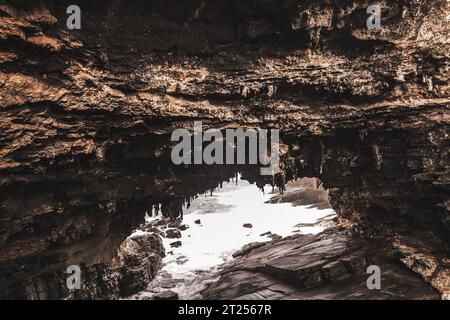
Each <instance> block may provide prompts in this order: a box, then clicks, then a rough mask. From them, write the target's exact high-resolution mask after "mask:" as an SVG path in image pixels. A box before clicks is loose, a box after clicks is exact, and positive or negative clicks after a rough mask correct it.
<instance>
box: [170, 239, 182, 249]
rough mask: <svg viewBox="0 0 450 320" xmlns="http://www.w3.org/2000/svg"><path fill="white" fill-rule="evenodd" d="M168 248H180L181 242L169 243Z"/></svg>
mask: <svg viewBox="0 0 450 320" xmlns="http://www.w3.org/2000/svg"><path fill="white" fill-rule="evenodd" d="M170 246H171V247H172V248H178V247H181V241H175V242H171V243H170Z"/></svg>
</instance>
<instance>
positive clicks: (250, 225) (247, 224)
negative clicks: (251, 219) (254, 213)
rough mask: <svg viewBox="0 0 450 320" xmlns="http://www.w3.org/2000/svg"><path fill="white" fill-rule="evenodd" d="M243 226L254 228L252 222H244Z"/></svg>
mask: <svg viewBox="0 0 450 320" xmlns="http://www.w3.org/2000/svg"><path fill="white" fill-rule="evenodd" d="M242 226H243V227H244V228H253V225H252V224H251V223H244V224H243V225H242Z"/></svg>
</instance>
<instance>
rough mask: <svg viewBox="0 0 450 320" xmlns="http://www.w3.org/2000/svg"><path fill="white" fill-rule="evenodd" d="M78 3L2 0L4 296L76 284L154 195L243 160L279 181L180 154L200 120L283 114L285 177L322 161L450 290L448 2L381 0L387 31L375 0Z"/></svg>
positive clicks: (0, 250)
mask: <svg viewBox="0 0 450 320" xmlns="http://www.w3.org/2000/svg"><path fill="white" fill-rule="evenodd" d="M69 4H72V3H71V2H70V1H57V2H48V1H42V2H40V1H33V2H23V1H19V0H17V1H15V0H11V1H8V4H1V5H0V43H1V46H0V80H1V81H0V130H1V132H0V292H1V294H2V295H3V296H2V297H5V298H10V297H19V298H33V297H37V298H45V297H55V298H60V297H62V295H60V294H57V295H56V296H53V294H52V292H55V291H58V290H59V289H58V288H61V284H60V282H57V283H55V282H54V280H53V279H55V278H58V277H59V278H61V274H62V273H63V272H64V270H65V268H66V267H67V265H70V264H72V263H71V261H72V260H75V261H76V262H77V263H81V262H82V263H85V264H86V265H88V266H90V267H92V268H94V269H95V268H96V266H101V265H102V264H103V263H106V264H110V263H111V261H112V260H111V259H113V257H115V256H116V253H117V248H118V247H119V246H120V244H121V243H122V242H123V241H124V240H125V239H126V237H127V236H128V235H129V234H130V233H131V231H132V230H133V229H134V228H135V227H137V226H138V225H139V224H140V223H142V222H143V214H144V213H145V212H146V211H147V212H152V211H153V209H155V208H156V209H158V210H159V211H160V212H162V214H163V215H164V216H167V217H171V218H173V219H175V218H176V217H177V216H178V215H179V214H180V211H181V210H180V209H181V206H182V204H183V203H189V202H190V200H191V199H192V197H194V196H196V195H197V194H199V193H203V192H205V191H206V190H209V189H212V188H215V187H217V185H218V184H219V183H221V182H222V181H224V180H227V179H229V178H231V177H233V176H234V175H235V173H236V171H237V170H239V171H241V172H242V177H243V178H244V179H247V180H249V181H250V182H256V183H257V184H258V186H260V187H262V186H263V185H264V184H265V183H267V182H269V183H270V182H272V178H268V179H266V178H264V177H262V176H260V175H259V168H255V167H251V166H242V167H237V166H219V165H214V166H207V165H191V166H176V165H174V164H173V163H172V162H171V160H170V151H171V142H170V135H171V133H172V131H173V130H174V129H175V128H182V127H183V128H184V127H185V128H189V129H191V128H192V125H193V121H194V120H202V121H203V124H204V126H205V129H206V128H216V129H224V128H233V127H234V128H268V129H269V128H278V129H280V130H281V139H282V141H283V144H284V145H285V146H286V147H287V150H286V152H284V153H283V158H282V169H283V176H284V177H283V178H284V179H282V180H283V181H284V180H285V181H288V180H292V179H294V178H297V177H305V176H308V177H317V178H319V179H320V181H321V182H322V183H323V186H324V187H325V188H327V189H328V190H329V197H330V202H331V205H332V207H333V208H334V209H335V210H336V212H337V213H338V215H339V216H340V219H341V223H342V224H343V225H345V226H347V227H348V229H350V230H352V231H353V232H355V233H359V234H361V235H362V236H364V237H366V238H376V239H379V240H382V241H385V242H386V245H387V246H390V247H392V250H393V252H395V257H396V258H397V259H398V260H399V261H400V262H402V263H403V264H404V265H405V266H407V267H408V268H410V269H411V270H413V271H414V272H416V273H418V274H420V275H421V276H422V277H423V279H425V280H426V281H427V282H428V283H429V284H431V285H432V286H433V287H435V288H436V289H437V290H439V292H441V293H445V292H447V291H450V288H449V277H448V274H449V263H448V259H449V242H450V241H449V235H450V233H449V231H450V214H449V209H450V200H449V194H450V190H449V181H450V175H449V163H450V160H449V148H448V146H449V144H450V143H449V136H450V126H449V121H450V114H449V100H450V99H449V91H450V87H449V81H448V78H449V74H450V71H449V47H450V46H449V39H450V37H449V28H450V27H449V24H448V15H449V13H450V8H449V6H450V4H449V3H448V1H445V0H425V1H423V0H406V1H401V2H399V1H393V0H392V1H391V0H386V1H383V14H382V17H383V19H382V21H381V24H382V29H381V30H368V29H367V27H366V19H367V15H366V14H365V10H366V8H367V7H368V6H369V5H371V4H372V1H352V0H348V1H339V2H337V1H336V2H333V1H325V0H316V1H314V0H305V1H300V0H294V1H288V2H278V1H271V0H256V1H255V0H244V1H242V0H241V1H237V0H232V1H228V0H227V1H225V0H219V1H217V0H215V1H213V0H205V1H200V0H198V1H189V2H186V1H180V0H168V1H164V3H163V2H161V1H156V0H154V1H143V0H142V1H133V3H132V4H131V3H125V1H120V0H115V1H112V0H111V1H109V0H99V1H95V2H93V1H84V0H80V1H78V4H79V6H80V7H81V8H82V28H81V30H68V29H67V27H66V19H67V14H66V9H67V6H68V5H69ZM280 187H282V186H280ZM74 248H75V249H76V250H74ZM79 248H83V249H79ZM55 250H56V252H58V255H56V256H54V257H53V256H52V255H51V253H52V252H53V251H55ZM80 250H81V251H82V252H85V254H82V255H81V257H79V256H80V255H76V254H75V253H77V252H81V251H80ZM94 252H102V254H101V255H99V257H102V259H101V260H102V261H97V259H96V258H95V257H96V255H95V254H93V253H94ZM49 257H51V258H49ZM42 264H45V266H47V267H45V268H44V267H42ZM23 266H26V267H23ZM100 269H101V267H100ZM19 270H20V272H19ZM38 270H42V272H37V271H38ZM13 271H16V275H15V276H14V277H11V276H10V275H11V272H13ZM99 274H100V273H99ZM96 278H98V277H96ZM133 281H134V280H133ZM30 283H38V285H32V287H33V286H38V287H39V289H27V288H29V284H30ZM111 283H114V281H113V282H111ZM112 286H113V287H114V288H110V289H108V290H111V291H114V290H118V289H117V286H116V284H115V283H114V284H113V285H112ZM94 291H95V290H94ZM36 292H39V294H38V295H37V296H36V294H35V293H36ZM94 295H95V294H92V296H94Z"/></svg>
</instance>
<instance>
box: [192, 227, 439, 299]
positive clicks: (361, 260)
mask: <svg viewBox="0 0 450 320" xmlns="http://www.w3.org/2000/svg"><path fill="white" fill-rule="evenodd" d="M233 256H234V257H235V258H236V259H235V260H234V261H232V262H230V263H228V264H225V266H224V269H223V270H222V271H220V272H219V273H218V275H219V276H220V278H219V280H218V281H215V282H213V283H210V284H208V285H207V287H206V289H205V290H203V291H202V292H201V294H202V296H203V297H204V298H205V299H251V300H259V299H276V300H278V299H439V294H438V293H437V292H436V291H434V290H433V289H432V288H431V287H429V286H428V285H427V284H425V283H424V282H423V281H422V280H421V279H420V277H419V276H418V275H417V274H414V273H411V272H410V271H409V270H408V269H406V268H405V267H404V266H401V265H399V264H398V263H396V262H395V261H393V260H392V259H391V258H390V257H389V256H388V255H387V253H386V252H385V251H384V246H383V244H382V243H374V242H367V241H365V240H361V239H358V238H356V237H353V236H351V235H349V233H347V232H345V231H343V230H342V229H339V228H332V229H330V230H328V231H326V232H323V233H321V234H318V235H304V236H302V235H295V236H291V237H287V238H284V239H281V240H278V241H274V242H270V243H266V244H252V245H248V246H246V247H244V248H242V250H240V251H238V252H236V253H235V254H234V255H233ZM372 264H376V265H379V266H380V268H381V273H382V288H383V290H369V289H368V288H367V285H366V281H367V277H368V275H367V274H366V268H367V267H368V266H369V265H372ZM413 288H414V289H413Z"/></svg>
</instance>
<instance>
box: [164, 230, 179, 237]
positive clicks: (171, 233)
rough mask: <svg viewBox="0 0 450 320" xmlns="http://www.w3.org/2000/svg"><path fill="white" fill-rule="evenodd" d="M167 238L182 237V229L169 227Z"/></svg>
mask: <svg viewBox="0 0 450 320" xmlns="http://www.w3.org/2000/svg"><path fill="white" fill-rule="evenodd" d="M166 238H169V239H174V238H181V233H180V230H178V229H167V230H166Z"/></svg>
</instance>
